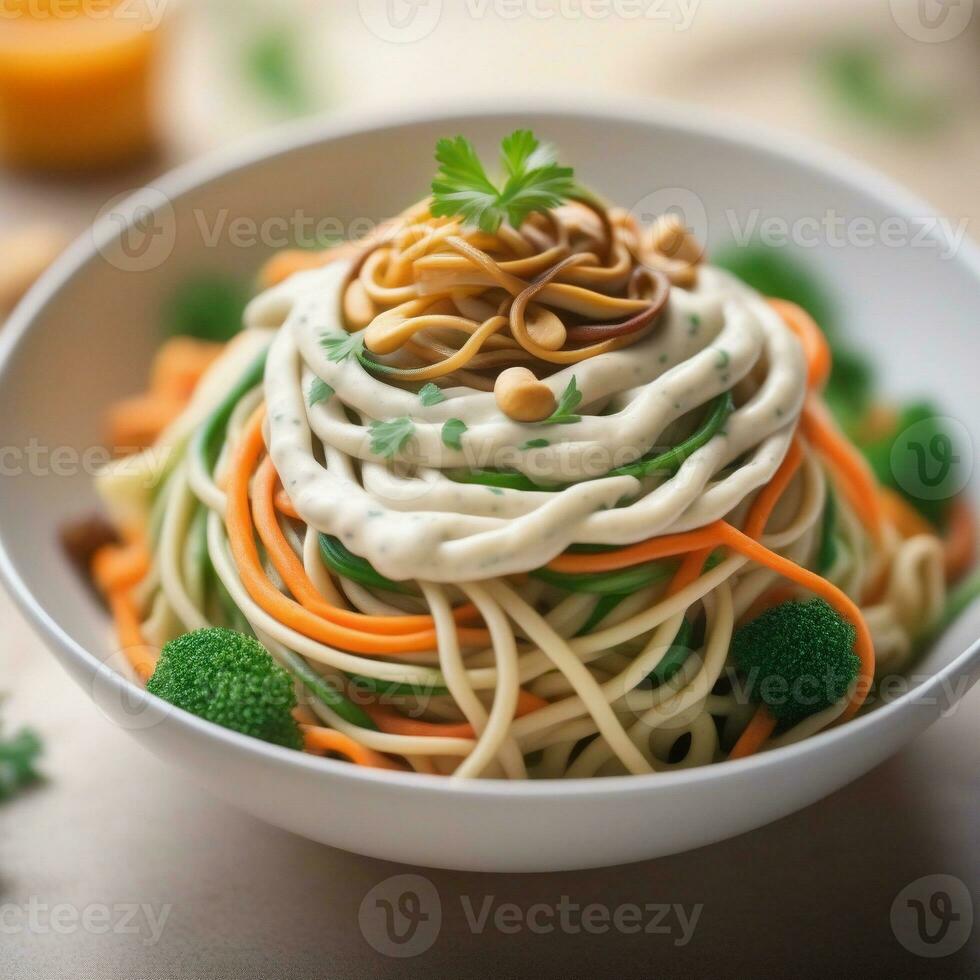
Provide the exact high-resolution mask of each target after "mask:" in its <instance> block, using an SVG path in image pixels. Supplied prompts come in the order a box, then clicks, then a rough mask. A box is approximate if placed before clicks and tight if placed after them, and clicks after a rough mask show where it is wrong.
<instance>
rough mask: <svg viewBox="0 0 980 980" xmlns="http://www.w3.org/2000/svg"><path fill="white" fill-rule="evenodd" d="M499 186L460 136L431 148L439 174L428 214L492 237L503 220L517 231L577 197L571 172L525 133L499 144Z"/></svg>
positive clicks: (514, 134)
mask: <svg viewBox="0 0 980 980" xmlns="http://www.w3.org/2000/svg"><path fill="white" fill-rule="evenodd" d="M500 154H501V159H502V161H503V166H504V182H503V186H502V187H501V186H498V184H494V182H493V181H491V180H490V178H489V177H488V176H487V172H486V170H485V169H484V167H483V164H482V163H481V161H480V158H479V156H478V155H477V152H476V150H475V149H474V147H473V144H472V143H470V141H469V140H468V139H466V138H465V137H463V136H457V137H456V138H455V139H441V140H439V142H438V143H437V144H436V160H437V161H438V162H439V173H438V174H437V175H436V178H435V180H433V182H432V197H433V200H432V213H433V215H435V216H436V217H452V216H453V215H459V216H460V217H462V218H463V219H464V221H467V222H469V223H471V224H475V225H477V226H478V227H479V228H480V230H481V231H483V232H486V233H488V234H493V233H494V232H496V231H497V229H498V228H499V227H500V226H501V224H502V223H503V222H504V220H507V221H509V222H510V224H511V225H512V226H513V227H514V228H519V227H520V226H521V224H522V223H523V222H524V219H525V218H527V216H528V215H529V214H532V213H534V212H536V211H550V210H552V209H553V208H556V207H558V205H559V204H561V203H562V201H564V200H567V199H568V198H569V197H572V196H573V195H575V194H576V193H577V187H576V184H575V180H574V175H573V171H572V168H571V167H561V166H559V165H558V163H557V160H556V157H555V151H554V149H553V148H552V147H550V146H548V145H547V144H543V143H541V142H540V141H539V140H538V139H537V138H536V137H535V135H534V134H533V133H532V132H531V131H530V130H529V129H518V130H515V131H514V132H513V133H511V134H510V136H507V137H506V138H505V139H504V140H503V141H502V142H501V144H500Z"/></svg>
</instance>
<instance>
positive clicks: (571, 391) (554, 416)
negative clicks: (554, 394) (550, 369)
mask: <svg viewBox="0 0 980 980" xmlns="http://www.w3.org/2000/svg"><path fill="white" fill-rule="evenodd" d="M581 401H582V392H580V391H579V390H578V387H577V386H576V384H575V375H574V374H573V375H572V380H571V381H569V382H568V386H567V387H566V388H565V390H564V391H563V392H562V393H561V398H559V399H558V407H557V408H556V409H555V410H554V411H553V412H552V413H551V415H549V416H548V417H547V418H546V419H545V420H544V421H543V422H540V423H538V424H539V425H571V423H572V422H581V421H582V416H581V415H576V414H575V409H576V408H578V406H579V402H581Z"/></svg>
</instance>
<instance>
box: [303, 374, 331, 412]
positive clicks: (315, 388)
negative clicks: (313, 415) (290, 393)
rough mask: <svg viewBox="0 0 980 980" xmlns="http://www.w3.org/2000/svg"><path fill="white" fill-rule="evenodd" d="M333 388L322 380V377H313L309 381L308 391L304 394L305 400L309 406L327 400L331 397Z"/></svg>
mask: <svg viewBox="0 0 980 980" xmlns="http://www.w3.org/2000/svg"><path fill="white" fill-rule="evenodd" d="M333 395H334V390H333V388H331V387H330V385H328V384H327V383H326V381H324V380H323V378H314V379H313V381H312V382H311V383H310V391H309V394H308V395H307V396H306V400H307V402H308V403H309V406H310V408H312V407H313V406H314V405H318V404H319V403H320V402H325V401H329V400H330V399H331V398H333Z"/></svg>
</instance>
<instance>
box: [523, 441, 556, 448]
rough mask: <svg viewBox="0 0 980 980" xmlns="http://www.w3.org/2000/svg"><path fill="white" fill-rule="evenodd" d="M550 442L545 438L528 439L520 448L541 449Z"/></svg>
mask: <svg viewBox="0 0 980 980" xmlns="http://www.w3.org/2000/svg"><path fill="white" fill-rule="evenodd" d="M550 445H551V443H550V442H549V441H548V440H547V439H528V441H527V442H525V443H524V445H523V446H521V447H520V448H521V449H522V450H524V449H543V448H544V447H545V446H550Z"/></svg>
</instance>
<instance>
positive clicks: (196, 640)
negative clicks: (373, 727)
mask: <svg viewBox="0 0 980 980" xmlns="http://www.w3.org/2000/svg"><path fill="white" fill-rule="evenodd" d="M146 689H147V690H148V691H149V692H150V693H151V694H155V695H157V697H160V698H163V700H164V701H169V702H170V704H173V705H176V706H177V707H178V708H183V709H184V710H185V711H190V712H191V713H192V714H195V715H198V716H199V717H201V718H205V719H206V720H207V721H213V722H214V723H215V724H217V725H224V727H225V728H230V729H232V730H233V731H236V732H242V733H243V734H244V735H251V736H252V737H253V738H261V739H263V740H264V741H266V742H272V743H274V744H275V745H285V746H286V747H287V748H292V749H298V748H301V747H302V744H303V739H302V736H301V734H300V730H299V727H298V726H297V724H296V722H295V720H294V719H293V716H292V709H293V708H295V707H296V692H295V690H294V689H293V682H292V679H291V678H290V676H289V674H287V673H286V671H284V670H283V669H282V668H281V667H280V666H279V665H278V664H277V663H276V662H275V661H274V660H273V659H272V657H271V655H270V654H269V651H268V650H266V649H265V647H264V646H262V644H261V643H259V642H258V640H256V639H255V638H254V637H251V636H245V635H244V634H243V633H236V632H235V631H234V630H229V629H224V628H222V627H214V628H211V629H203V630H197V631H196V632H194V633H185V634H184V635H183V636H179V637H177V639H175V640H171V641H170V642H169V643H168V644H167V645H166V646H165V647H164V648H163V652H162V653H161V654H160V662H159V663H158V664H157V667H156V670H155V671H154V673H153V676H152V677H151V678H150V680H149V682H148V683H147V685H146Z"/></svg>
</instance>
